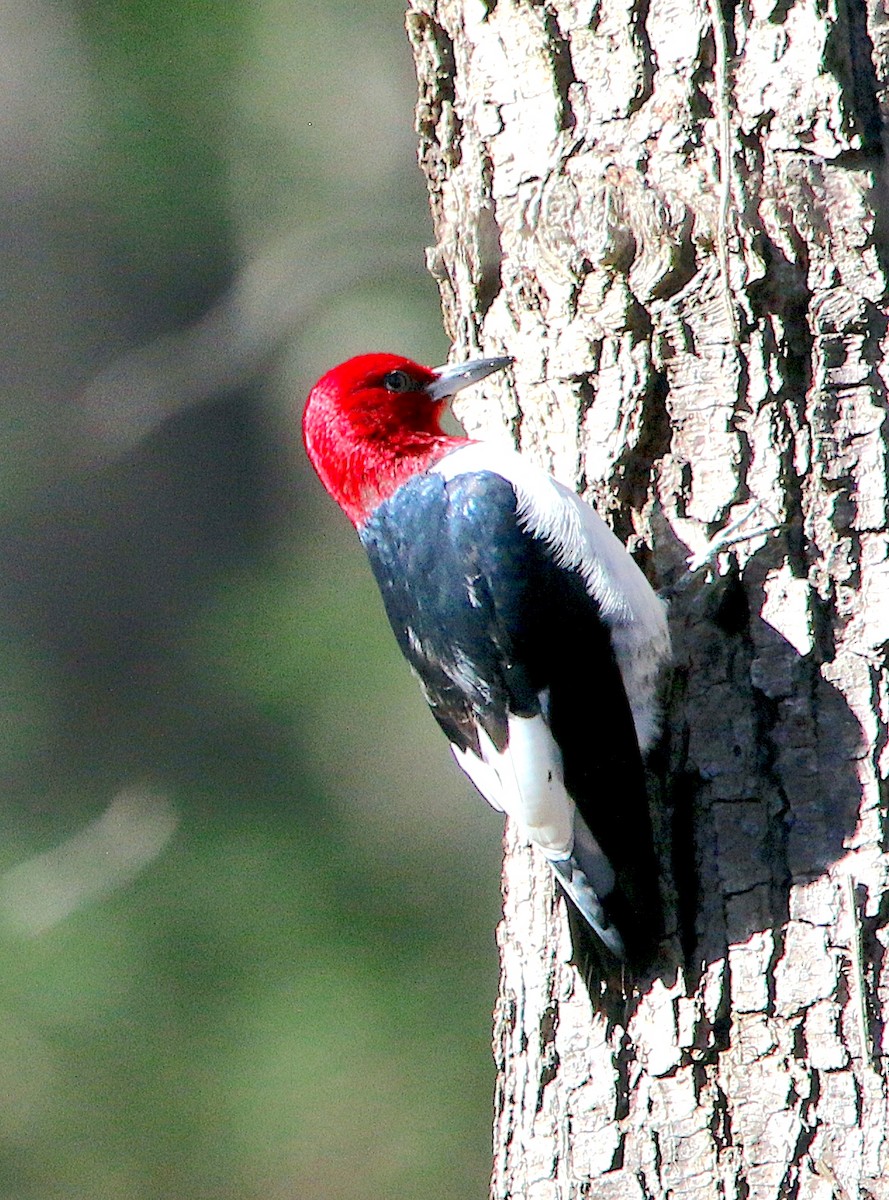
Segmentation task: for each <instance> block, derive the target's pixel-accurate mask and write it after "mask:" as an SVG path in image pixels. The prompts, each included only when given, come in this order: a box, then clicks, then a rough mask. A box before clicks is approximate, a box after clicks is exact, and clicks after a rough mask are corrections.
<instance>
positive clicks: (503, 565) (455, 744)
mask: <svg viewBox="0 0 889 1200" xmlns="http://www.w3.org/2000/svg"><path fill="white" fill-rule="evenodd" d="M511 361H512V360H511V359H509V358H486V359H479V360H476V361H473V362H467V363H461V364H458V365H456V366H447V367H439V368H437V369H434V370H433V369H431V368H429V367H422V366H419V365H418V364H417V363H414V362H411V361H410V360H409V359H406V358H401V357H398V356H396V355H393V354H364V355H361V356H359V357H358V358H352V359H349V361H348V362H345V363H343V364H342V365H341V366H338V367H335V368H334V369H333V370H332V371H329V372H328V373H327V374H326V375H324V376H323V377H322V378H321V379H320V380H319V381H318V383H316V384H315V386H314V388H313V389H312V391H311V394H310V395H309V399H308V402H307V404H306V408H305V414H304V417H303V435H304V438H305V444H306V450H307V451H308V455H309V458H310V459H311V461H312V464H313V465H314V467H315V470H316V471H317V472H318V475H319V476H320V478H321V482H322V483H323V484H324V486H325V488H326V489H327V490H328V492H329V493H330V494H331V496H333V498H334V500H336V502H337V503H338V504H339V505H340V507H341V508H342V509H343V510H344V512H345V513H346V515H347V516H348V517H349V519H350V520H351V521H352V523H353V524H354V525H355V527H356V529H357V531H358V536H359V538H360V539H361V542H362V544H363V546H364V548H365V550H366V551H367V554H368V557H369V558H370V563H371V567H372V568H373V572H374V575H375V576H376V580H377V583H378V585H379V588H380V591H381V592H382V596H383V602H384V604H385V608H386V612H387V614H388V617H389V621H390V623H391V625H392V628H393V630H394V632H395V636H396V638H397V639H398V644H399V646H400V647H401V650H402V652H403V654H404V656H405V658H406V659H407V660H408V662H409V663H410V665H411V667H412V668H413V669H414V672H415V673H416V675H417V676H418V677H419V680H420V683H421V685H422V688H423V691H424V693H425V695H426V699H427V701H428V702H429V707H430V708H431V710H432V715H433V716H434V717H435V719H436V721H437V722H438V724H439V725H440V726H441V728H442V729H443V730H444V732H445V734H446V735H447V737H448V739H449V741H450V743H451V749H452V751H453V753H454V757H455V758H456V760H457V762H458V763H459V764H460V766H461V767H462V768H463V770H464V771H465V772H466V774H467V775H468V776H469V778H470V779H471V780H472V782H473V783H474V784H475V786H476V787H477V788H478V790H479V791H480V792H481V794H482V795H483V796H484V797H485V799H486V800H487V801H488V803H489V804H491V805H492V806H493V807H494V808H495V809H498V810H500V811H501V812H504V813H506V814H507V816H509V817H510V818H511V819H512V820H513V821H514V822H515V823H516V825H517V826H518V829H519V830H520V832H521V834H522V836H523V837H524V838H526V839H527V840H528V841H529V842H531V843H533V844H534V845H535V846H537V847H539V848H540V850H541V851H542V852H543V854H544V855H545V856H546V858H547V859H548V860H549V862H550V864H551V865H552V867H553V870H554V871H555V874H556V877H557V879H558V881H559V883H560V884H561V885H562V888H563V889H564V891H565V892H566V893H567V895H568V896H569V897H570V899H571V900H572V901H573V903H574V905H576V907H577V909H578V910H579V911H580V913H581V914H582V916H583V917H584V919H585V921H586V923H587V924H588V925H589V926H590V927H591V928H592V930H593V931H594V932H595V934H596V935H597V937H598V939H599V941H600V943H601V945H604V946H605V947H607V949H608V951H609V952H610V954H611V955H613V956H614V958H615V959H617V960H619V961H620V960H623V959H624V958H625V957H626V956H627V953H628V952H629V953H630V956H631V957H634V958H635V957H637V954H636V953H635V952H634V951H635V950H636V949H637V948H639V947H642V946H650V944H651V941H652V934H653V933H654V935H655V936H656V931H657V929H658V928H659V907H658V889H657V863H656V860H655V857H654V853H653V848H652V845H651V827H650V822H649V815H648V804H647V798H646V789H645V777H644V769H643V755H644V754H645V753H646V752H647V751H648V750H649V749H650V747H651V745H652V743H653V741H654V740H655V738H656V736H657V732H658V702H657V685H658V676H659V673H660V671H661V668H662V667H663V665H664V664H665V663H666V661H667V660H668V658H669V654H670V639H669V634H668V631H667V622H666V614H665V608H664V604H663V602H662V601H661V600H660V599H659V598H658V597H657V595H656V594H655V592H654V591H653V590H652V588H651V587H650V585H649V584H648V582H647V580H646V579H645V576H644V575H643V574H642V572H641V571H640V570H639V568H638V567H637V566H636V564H635V563H634V562H633V560H632V558H631V557H630V555H629V554H628V553H627V551H626V549H625V548H624V547H623V546H622V545H621V543H620V542H619V541H618V539H617V538H616V537H615V536H614V534H613V533H612V532H611V530H610V529H609V528H608V527H607V525H606V524H605V523H604V521H603V520H602V519H601V518H600V517H599V516H598V514H597V513H596V512H595V511H594V510H593V509H592V508H591V507H590V506H589V505H588V504H586V503H585V502H584V501H583V500H581V499H580V497H578V496H576V495H575V494H574V493H573V492H571V491H570V490H569V489H568V488H565V487H563V486H562V485H561V484H560V483H558V482H556V480H555V479H553V478H552V477H551V476H550V475H548V474H546V472H544V471H542V470H541V469H540V468H539V467H536V466H535V465H533V464H532V463H531V462H529V461H528V460H527V459H525V458H523V457H521V456H520V455H519V454H517V453H516V452H515V451H513V450H511V449H509V448H508V447H504V446H500V445H494V444H491V443H485V442H478V441H471V440H469V439H467V438H458V437H451V436H448V435H447V434H446V433H444V431H443V430H442V428H441V425H440V417H441V414H442V410H443V409H444V407H445V404H446V402H447V400H448V398H449V397H451V396H453V395H454V393H455V392H457V391H459V390H460V389H461V388H464V387H467V386H468V385H469V384H472V383H476V382H477V381H479V380H481V379H484V378H485V376H487V375H490V374H491V373H492V372H494V371H499V370H502V369H503V368H504V367H506V366H508V365H509V364H510V362H511ZM606 957H607V956H606Z"/></svg>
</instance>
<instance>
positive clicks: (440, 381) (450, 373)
mask: <svg viewBox="0 0 889 1200" xmlns="http://www.w3.org/2000/svg"><path fill="white" fill-rule="evenodd" d="M511 362H512V359H511V358H474V359H472V361H471V362H464V363H453V364H451V365H450V366H447V367H436V368H435V379H433V381H432V383H427V385H426V387H425V388H424V389H423V391H424V392H425V393H426V395H427V396H428V397H429V398H430V400H446V399H447V398H448V396H453V395H454V393H455V392H459V391H460V389H461V388H465V387H469V385H470V384H471V383H478V381H479V380H480V379H484V378H486V376H488V375H493V374H494V372H495V371H502V370H503V368H504V367H508V366H509V365H510V363H511Z"/></svg>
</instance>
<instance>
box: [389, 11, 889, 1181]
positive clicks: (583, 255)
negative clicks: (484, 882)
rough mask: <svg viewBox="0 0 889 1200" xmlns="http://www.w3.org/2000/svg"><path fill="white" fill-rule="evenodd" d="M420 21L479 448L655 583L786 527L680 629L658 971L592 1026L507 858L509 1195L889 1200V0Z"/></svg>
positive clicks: (498, 1130) (503, 1147)
mask: <svg viewBox="0 0 889 1200" xmlns="http://www.w3.org/2000/svg"><path fill="white" fill-rule="evenodd" d="M409 9H410V11H409V13H408V30H409V34H410V37H411V40H412V43H413V46H414V49H415V52H416V58H417V65H418V74H419V81H420V102H419V109H418V128H419V133H420V139H421V148H420V156H421V162H422V165H423V167H424V170H425V172H426V175H427V178H428V181H429V187H430V195H431V199H432V207H433V214H434V220H435V230H436V241H437V244H436V247H435V248H434V250H433V251H432V252H431V253H430V267H431V269H432V271H433V272H434V274H435V276H436V278H437V279H438V280H439V282H440V286H441V291H442V298H443V306H444V311H445V318H446V322H447V325H448V328H449V331H450V333H451V335H452V336H453V339H454V342H455V344H456V348H457V353H458V354H459V355H461V356H462V355H467V354H472V353H475V352H483V353H486V354H495V353H508V354H512V355H514V356H515V358H516V364H515V371H514V388H512V387H511V388H509V389H507V388H506V386H505V385H502V384H501V383H499V382H497V379H495V380H492V381H491V383H490V384H489V385H488V386H487V388H486V390H485V392H484V394H483V396H482V398H481V399H480V400H479V399H477V398H474V399H472V400H470V401H467V402H466V405H465V407H464V409H463V411H462V412H461V414H460V415H461V417H462V418H463V419H464V421H465V423H466V425H467V426H468V428H469V429H470V430H471V431H472V432H475V433H479V434H481V435H484V436H486V437H493V436H498V435H502V436H507V437H511V438H514V439H515V440H516V441H517V442H518V444H519V445H520V447H521V449H522V450H523V451H524V452H525V453H527V454H530V455H532V456H534V457H535V458H536V459H538V460H539V461H540V462H542V463H543V464H544V465H545V466H547V467H548V468H550V469H551V470H552V471H553V472H554V473H555V474H556V475H557V476H558V477H559V478H561V479H563V480H565V481H566V482H568V483H569V484H571V485H574V486H577V487H578V488H579V489H581V490H582V491H584V492H585V494H586V495H587V496H588V497H589V498H590V499H592V500H593V501H594V502H595V503H596V504H597V505H598V507H599V508H600V510H601V511H602V512H603V514H604V515H606V516H607V518H608V519H609V520H610V521H611V522H612V524H613V525H614V527H615V529H616V531H617V532H618V533H619V534H620V536H621V537H622V538H623V539H624V540H626V541H627V542H628V543H629V544H630V545H631V547H632V548H633V549H634V550H636V551H638V552H639V554H640V558H641V560H642V561H643V563H644V565H645V567H646V569H647V570H649V572H650V574H651V576H652V578H653V579H654V580H655V581H656V583H657V585H658V586H667V585H669V584H670V583H675V582H676V580H677V579H678V577H679V575H680V573H681V568H682V563H683V559H684V556H685V555H686V554H687V553H688V552H689V550H697V549H699V548H700V547H701V545H702V544H703V543H704V542H705V541H706V540H707V537H708V536H709V535H710V534H711V533H712V532H714V531H715V530H716V529H717V528H718V527H721V526H724V525H725V524H726V523H728V522H730V521H731V520H732V519H734V518H736V517H738V516H739V515H741V514H742V513H743V512H745V511H746V509H747V508H748V506H749V505H750V504H751V502H753V501H759V502H760V503H761V504H762V505H763V508H762V509H761V510H760V512H759V514H758V518H757V519H758V520H759V521H760V523H762V522H764V523H766V524H772V523H780V524H781V525H782V526H783V528H782V531H781V532H780V533H779V534H778V535H773V536H771V537H766V536H758V537H755V538H753V539H752V540H750V541H748V542H746V543H744V544H741V545H739V546H737V547H736V548H735V549H734V550H733V551H732V553H731V554H730V555H724V556H722V558H721V559H720V561H719V567H718V570H717V571H716V572H714V573H711V575H710V576H709V577H707V578H704V579H703V580H697V581H695V583H694V584H693V585H692V586H690V587H686V588H684V589H680V591H679V592H678V594H677V595H676V596H675V598H674V600H673V603H672V624H673V631H674V637H675V641H676V681H675V682H676V686H675V688H674V698H673V702H672V707H671V711H670V717H669V728H670V738H669V744H668V746H667V747H666V749H665V750H664V753H663V756H662V757H663V759H664V764H665V766H664V768H663V771H662V773H665V774H666V775H667V777H668V778H667V787H666V788H665V789H664V790H663V799H662V800H661V801H660V802H659V803H658V804H657V811H656V813H655V817H656V820H657V822H658V828H659V838H660V842H661V844H662V847H663V850H664V874H665V886H666V888H667V893H668V898H669V899H670V900H671V907H672V909H673V916H672V928H673V929H674V930H675V936H674V937H673V938H672V939H671V942H670V944H669V945H668V946H666V947H665V953H664V962H663V964H662V969H659V971H658V972H657V975H656V977H655V978H654V979H653V980H650V981H644V983H643V985H642V986H641V987H640V988H639V989H637V991H636V993H635V994H634V995H632V996H631V997H630V998H629V999H628V1000H627V1001H626V1002H625V1003H624V1002H620V1003H617V1002H615V1001H614V1000H613V998H612V999H611V1000H607V1001H601V1000H600V1001H597V1002H596V1003H595V1005H594V1004H593V1003H591V1000H590V997H589V996H588V995H587V992H586V990H585V988H584V987H583V985H582V984H581V982H580V981H579V979H578V978H577V975H576V973H575V971H574V969H573V968H572V967H571V966H570V964H569V963H568V961H567V959H568V955H569V942H568V938H567V933H566V927H565V921H564V914H563V912H562V909H561V906H560V905H559V904H557V903H556V902H555V900H554V897H553V892H552V887H551V884H550V880H549V877H548V873H547V871H546V869H545V868H544V867H542V865H541V864H540V863H539V862H537V861H536V860H535V859H534V858H533V856H532V855H531V853H530V851H529V850H527V849H526V848H525V847H523V846H517V845H515V844H514V842H513V841H512V840H511V839H510V838H509V836H508V837H507V857H506V864H505V868H504V894H505V915H504V920H503V924H502V926H501V929H500V945H501V950H502V975H501V991H500V998H499V1001H498V1005H497V1010H496V1014H495V1036H494V1043H495V1058H496V1063H497V1069H498V1086H497V1101H496V1104H497V1110H496V1116H495V1146H494V1151H495V1154H494V1179H493V1195H494V1196H495V1197H510V1196H511V1197H527V1198H529V1200H530V1198H533V1200H551V1198H555V1197H559V1198H560V1200H561V1198H563V1197H581V1196H591V1197H592V1196H595V1197H603V1198H604V1197H608V1198H615V1200H616V1198H618V1197H619V1198H621V1200H623V1198H627V1200H629V1198H633V1200H643V1198H645V1197H651V1198H658V1200H666V1197H668V1196H669V1197H675V1198H677V1200H678V1198H681V1200H692V1198H694V1200H697V1198H700V1200H704V1198H709V1197H720V1196H724V1197H739V1198H740V1197H746V1198H747V1200H766V1198H772V1197H788V1196H790V1197H800V1198H804V1200H828V1198H830V1197H836V1198H839V1200H851V1198H853V1197H864V1198H867V1197H873V1198H874V1200H880V1198H881V1197H889V1115H887V1087H886V1082H887V1081H886V1067H887V1061H889V1060H887V1057H886V1055H887V1053H889V1046H887V1044H886V1034H885V1033H884V1030H886V1028H887V1020H889V955H887V943H889V929H887V860H886V858H885V856H884V853H883V846H884V838H885V829H884V819H885V818H884V811H883V806H882V804H881V795H882V796H885V789H884V787H883V784H882V781H883V780H884V779H885V776H886V774H887V767H889V748H887V732H886V725H887V716H889V685H887V675H886V646H887V644H889V556H887V482H886V479H887V430H886V424H885V418H886V410H887V385H889V370H887V367H886V365H885V363H886V358H887V349H889V336H887V299H886V298H887V280H886V266H887V262H886V259H887V225H889V196H887V190H886V176H885V174H884V161H883V157H882V153H881V144H880V143H881V135H882V131H883V126H884V123H885V119H886V110H887V103H889V22H887V18H886V16H885V13H884V11H883V7H882V0H870V3H869V6H866V5H865V3H864V0H762V2H761V0H752V2H751V3H745V4H741V5H738V6H737V7H736V8H735V9H734V11H733V12H732V11H724V10H723V9H721V8H720V6H719V2H718V0H711V3H710V4H709V5H708V4H707V3H701V0H685V2H684V3H682V4H677V3H676V2H675V0H637V2H636V3H634V2H633V0H547V2H546V3H539V2H533V0H488V3H483V2H482V0H411V3H410V5H409ZM498 378H499V377H498ZM604 802H608V803H620V797H610V798H607V799H603V803H604Z"/></svg>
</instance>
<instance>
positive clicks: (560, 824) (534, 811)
mask: <svg viewBox="0 0 889 1200" xmlns="http://www.w3.org/2000/svg"><path fill="white" fill-rule="evenodd" d="M478 735H479V745H480V746H481V751H482V753H481V758H479V757H478V755H476V754H474V753H473V752H472V751H471V750H461V749H460V748H459V747H458V746H454V745H452V746H451V749H452V750H453V752H454V757H455V758H456V760H457V762H458V763H459V764H460V766H461V767H462V768H463V770H464V771H465V772H466V774H467V775H468V776H469V778H470V779H471V780H472V782H473V783H474V784H475V786H476V787H477V788H478V790H479V791H480V792H481V794H482V795H483V796H484V798H485V799H486V800H487V802H488V803H489V804H490V805H491V807H492V808H496V809H497V810H498V811H499V812H504V813H506V815H507V816H508V817H511V818H512V820H513V821H515V823H516V824H517V825H518V827H519V829H520V830H521V833H522V836H523V837H524V838H525V839H526V840H527V841H529V842H533V843H534V845H535V846H539V847H540V849H541V850H542V851H543V852H544V854H546V855H547V856H548V857H549V858H564V857H565V856H566V855H567V854H570V853H571V850H572V848H573V846H574V812H575V807H574V801H573V800H572V799H571V797H570V796H569V795H568V793H567V791H566V790H565V784H564V781H563V779H562V755H561V753H560V751H559V747H558V746H557V745H556V743H555V740H554V738H553V735H552V734H551V733H550V729H549V726H548V725H547V723H546V720H545V719H544V718H543V716H540V715H538V716H536V717H514V716H511V717H509V741H508V743H507V745H506V747H505V749H504V750H502V751H500V750H498V749H497V747H496V746H495V745H494V743H493V742H492V741H491V739H490V738H489V737H488V735H487V734H486V733H485V731H484V730H483V729H479V730H478Z"/></svg>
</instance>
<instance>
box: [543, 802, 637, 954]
mask: <svg viewBox="0 0 889 1200" xmlns="http://www.w3.org/2000/svg"><path fill="white" fill-rule="evenodd" d="M550 862H551V864H552V868H553V870H554V871H555V873H556V878H557V879H558V881H559V883H560V884H561V885H562V887H563V888H564V890H565V892H566V894H567V895H568V896H569V897H570V899H571V900H572V901H573V902H574V904H575V906H576V907H577V909H578V911H579V912H580V914H581V916H582V917H583V918H584V920H585V921H586V922H587V924H588V925H589V927H590V928H591V929H592V930H593V932H594V933H595V934H596V936H597V937H598V938H599V940H600V941H601V942H602V943H603V945H604V946H605V947H606V948H607V949H608V950H609V951H610V952H611V954H613V955H614V957H615V958H616V959H617V960H618V962H623V961H624V959H625V958H626V948H625V946H624V941H623V938H622V937H621V935H620V931H619V930H618V928H617V926H616V925H615V923H614V921H613V920H612V918H611V916H610V914H609V912H608V899H609V897H610V896H611V895H612V894H613V892H614V888H615V883H616V879H615V874H614V868H613V867H612V865H611V863H610V862H609V861H608V859H607V857H606V856H605V853H604V851H603V850H602V847H601V846H600V845H599V843H598V842H597V841H596V839H595V838H594V837H593V835H592V833H590V830H589V828H588V827H587V824H586V822H585V821H584V820H583V818H582V817H581V815H580V813H578V812H575V815H574V845H573V846H572V848H571V853H570V854H568V855H566V856H565V857H563V858H550Z"/></svg>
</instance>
